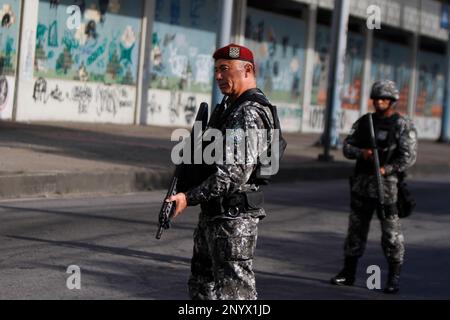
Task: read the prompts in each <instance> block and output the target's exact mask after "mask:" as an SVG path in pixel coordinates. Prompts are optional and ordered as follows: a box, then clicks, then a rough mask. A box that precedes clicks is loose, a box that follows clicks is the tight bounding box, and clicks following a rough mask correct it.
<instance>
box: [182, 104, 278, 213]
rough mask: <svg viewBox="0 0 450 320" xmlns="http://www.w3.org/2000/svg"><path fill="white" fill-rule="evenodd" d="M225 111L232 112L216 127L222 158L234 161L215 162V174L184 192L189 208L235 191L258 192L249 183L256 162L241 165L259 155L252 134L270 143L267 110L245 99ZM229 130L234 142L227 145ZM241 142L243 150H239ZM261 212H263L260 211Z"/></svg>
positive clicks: (271, 120) (271, 132)
mask: <svg viewBox="0 0 450 320" xmlns="http://www.w3.org/2000/svg"><path fill="white" fill-rule="evenodd" d="M227 108H233V110H229V111H231V112H230V113H229V114H228V115H227V116H226V117H225V119H223V118H222V119H221V120H220V121H218V123H217V125H216V126H215V128H216V129H218V130H220V132H221V133H222V135H223V137H224V138H223V139H224V140H223V147H224V151H223V155H224V157H227V156H228V157H230V156H231V158H234V159H233V160H234V163H230V161H227V160H224V161H223V163H215V164H214V166H215V169H216V170H214V171H215V173H213V174H212V175H210V176H209V177H208V178H207V179H206V180H205V181H203V183H201V184H200V185H199V186H197V187H195V188H193V189H191V190H189V191H187V192H186V198H187V201H188V205H190V206H194V205H197V204H199V203H206V202H208V201H210V200H213V199H217V198H220V197H227V196H229V195H231V194H233V193H236V192H247V191H256V190H258V189H259V187H258V186H257V185H255V184H252V183H249V179H250V177H251V176H252V174H253V172H254V170H255V168H256V163H249V162H248V161H244V163H242V159H243V157H244V158H245V159H257V158H258V156H260V154H261V149H259V148H254V147H253V146H252V143H251V141H252V139H255V137H254V133H256V134H257V135H258V137H257V138H256V139H258V141H263V140H262V139H267V141H268V142H270V141H272V138H273V130H272V129H273V128H274V120H273V116H272V113H271V111H270V108H269V107H267V106H264V105H261V104H259V103H257V102H255V101H248V100H247V101H243V102H242V103H240V104H238V105H228V106H227ZM218 109H219V108H216V110H215V112H214V113H213V115H212V116H211V117H214V116H215V113H217V112H221V111H220V110H218ZM224 113H226V112H224ZM222 114H223V113H222ZM216 116H217V114H216ZM267 123H268V124H270V129H269V130H267V131H266V130H264V129H268V128H267V125H266V124H267ZM239 129H241V130H239ZM252 129H263V130H252ZM208 130H210V129H208ZM208 130H207V131H208ZM230 130H231V131H233V132H234V133H233V135H234V136H233V141H232V143H226V139H227V138H226V134H227V131H230ZM249 132H250V133H252V134H251V135H253V137H252V139H250V138H249V137H248V136H247V137H246V135H247V134H248V133H249ZM264 132H265V133H264ZM263 133H264V134H265V135H263ZM205 134H206V133H205ZM243 143H244V145H245V147H242V146H243ZM267 145H268V144H267ZM261 210H262V211H263V209H261Z"/></svg>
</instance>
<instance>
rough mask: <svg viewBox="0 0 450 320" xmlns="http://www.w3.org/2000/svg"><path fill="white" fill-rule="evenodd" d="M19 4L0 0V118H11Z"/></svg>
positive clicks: (16, 1) (12, 0)
mask: <svg viewBox="0 0 450 320" xmlns="http://www.w3.org/2000/svg"><path fill="white" fill-rule="evenodd" d="M20 5H21V2H20V0H0V22H1V24H0V120H10V119H11V118H12V111H13V104H14V89H15V81H16V69H17V51H18V42H19V41H18V38H19V25H20Z"/></svg>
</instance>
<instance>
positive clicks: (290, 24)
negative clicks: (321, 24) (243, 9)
mask: <svg viewBox="0 0 450 320" xmlns="http://www.w3.org/2000/svg"><path fill="white" fill-rule="evenodd" d="M305 38H306V25H305V22H304V21H303V20H301V19H293V18H290V17H286V16H282V15H279V14H274V13H271V12H268V11H262V10H258V9H254V8H249V9H248V10H247V17H246V31H245V45H246V46H248V47H249V48H250V49H251V50H252V51H253V52H254V54H255V60H256V61H255V62H256V74H257V80H258V86H259V87H260V88H261V89H262V90H263V91H264V93H265V94H266V95H267V96H268V97H269V98H270V99H271V102H272V103H273V104H274V105H276V106H277V108H278V114H279V117H280V121H281V125H282V127H283V129H284V130H285V131H291V132H295V131H299V130H300V126H301V121H302V108H301V105H302V96H303V86H302V84H303V79H302V78H303V69H304V63H303V61H305V45H306V39H305Z"/></svg>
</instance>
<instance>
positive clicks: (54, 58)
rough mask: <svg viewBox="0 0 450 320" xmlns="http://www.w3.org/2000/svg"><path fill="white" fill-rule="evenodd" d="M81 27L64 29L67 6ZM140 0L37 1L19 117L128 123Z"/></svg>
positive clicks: (132, 102)
mask: <svg viewBox="0 0 450 320" xmlns="http://www.w3.org/2000/svg"><path fill="white" fill-rule="evenodd" d="M71 5H78V6H79V8H80V9H81V17H82V20H81V25H80V26H79V28H74V29H70V28H69V27H68V26H67V20H68V18H69V17H70V14H68V13H67V8H68V7H69V6H71ZM142 8H143V2H142V1H132V2H131V1H124V0H76V1H69V0H60V1H40V2H39V13H38V24H37V28H36V40H35V43H36V46H35V59H34V64H33V68H34V73H33V83H32V84H28V86H24V92H28V94H29V97H28V101H29V107H28V108H27V110H26V111H24V110H21V112H20V115H21V118H22V119H24V118H25V119H27V120H63V121H64V120H65V121H85V122H113V123H133V121H134V110H135V109H134V108H135V100H136V78H137V71H138V60H139V59H138V57H139V47H140V45H139V42H140V35H141V17H140V16H141V14H142Z"/></svg>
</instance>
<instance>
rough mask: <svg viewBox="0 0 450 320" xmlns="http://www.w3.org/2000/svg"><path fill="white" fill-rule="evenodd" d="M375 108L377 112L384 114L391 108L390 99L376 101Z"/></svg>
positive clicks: (374, 101) (374, 102)
mask: <svg viewBox="0 0 450 320" xmlns="http://www.w3.org/2000/svg"><path fill="white" fill-rule="evenodd" d="M373 106H374V108H375V111H376V112H378V113H384V112H385V111H386V110H388V109H389V108H390V106H391V100H390V99H374V100H373Z"/></svg>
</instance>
